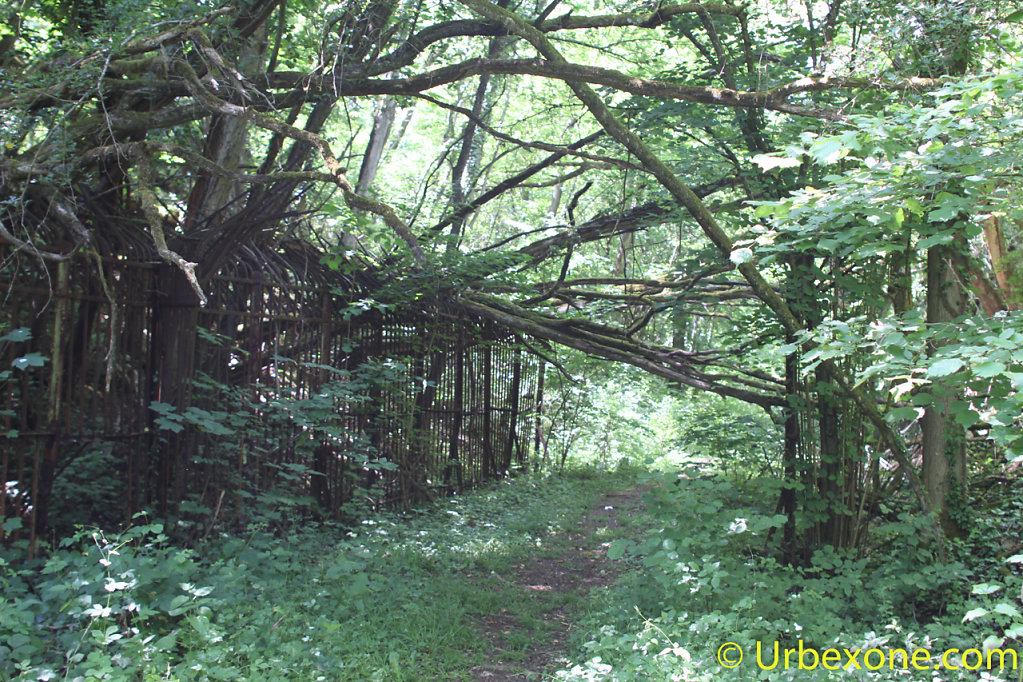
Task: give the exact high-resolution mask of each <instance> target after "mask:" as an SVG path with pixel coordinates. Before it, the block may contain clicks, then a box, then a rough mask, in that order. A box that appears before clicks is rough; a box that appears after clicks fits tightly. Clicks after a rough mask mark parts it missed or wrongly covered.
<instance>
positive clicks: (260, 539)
mask: <svg viewBox="0 0 1023 682" xmlns="http://www.w3.org/2000/svg"><path fill="white" fill-rule="evenodd" d="M629 480H630V479H629V478H628V477H627V476H624V475H615V474H602V475H601V474H597V473H595V472H593V471H588V470H582V471H575V472H568V473H566V474H565V475H556V476H546V477H538V476H537V477H533V476H523V477H520V478H518V479H514V480H509V481H504V482H501V483H499V484H497V485H494V486H492V487H490V488H487V489H485V490H481V491H479V492H477V493H474V494H471V495H465V496H460V497H456V498H450V499H445V500H441V501H439V502H437V503H436V504H434V505H432V506H430V507H428V508H424V509H420V510H417V511H416V512H414V513H410V514H386V515H381V516H379V517H376V518H373V519H367V520H366V521H365V522H363V523H362V524H361V525H360V526H359V527H358V528H356V529H344V528H340V527H319V528H315V529H308V530H305V531H301V532H298V533H296V534H294V535H293V536H291V537H287V538H279V537H275V536H273V535H271V534H267V533H265V532H263V531H262V530H261V529H258V528H254V529H252V533H251V534H249V535H247V536H244V537H220V538H213V539H211V540H210V541H208V542H207V543H206V544H205V545H204V546H202V547H200V548H198V549H197V550H195V551H185V550H180V549H176V548H170V547H168V546H166V543H165V542H164V541H162V540H160V535H159V533H160V531H159V529H156V527H155V526H154V530H151V531H147V532H149V535H146V534H145V533H142V532H139V533H137V535H136V537H135V539H132V540H129V541H124V542H120V541H119V540H118V538H110V539H109V545H104V544H103V542H101V541H98V540H96V539H94V538H91V537H84V536H83V537H82V538H81V539H80V541H81V543H82V544H81V547H80V548H78V549H75V548H72V549H71V550H69V551H67V552H66V554H60V555H59V556H58V555H54V557H51V561H62V562H64V563H63V564H61V569H62V571H61V572H57V571H56V570H54V571H51V572H50V573H47V572H46V570H45V569H44V571H43V572H42V575H43V576H47V577H45V578H41V579H36V580H37V583H36V584H35V585H34V588H33V589H34V590H35V592H36V593H38V594H42V595H43V596H44V599H42V600H41V601H39V602H38V603H35V602H33V603H32V605H31V609H29V608H28V607H26V609H28V610H27V611H26V614H27V615H26V616H25V618H24V622H25V623H27V625H26V626H25V631H24V632H25V633H27V634H26V637H27V640H26V641H28V640H30V641H29V643H26V644H24V645H23V646H22V648H21V649H20V650H18V651H16V652H14V653H12V654H9V655H8V657H7V659H6V660H5V659H4V657H3V654H4V651H3V649H0V679H7V678H18V677H19V675H20V676H22V677H21V679H36V678H41V679H47V678H50V679H56V678H62V677H65V676H66V677H67V679H72V678H75V677H76V676H81V677H83V678H86V679H107V680H139V679H144V680H237V679H245V680H250V681H258V680H330V681H334V680H393V681H395V682H401V681H404V680H465V679H471V672H470V671H471V669H472V667H473V666H475V665H479V664H480V663H481V662H483V661H484V660H485V658H486V655H487V653H488V652H487V649H488V647H490V644H489V643H488V642H487V641H486V640H485V638H484V637H482V636H481V633H480V632H479V627H478V623H479V622H480V620H481V619H482V618H483V617H484V616H486V615H488V614H501V615H502V617H503V618H506V619H508V622H509V623H514V624H515V627H512V628H510V629H509V632H510V635H509V638H508V641H507V642H506V643H505V646H504V647H503V649H504V653H503V656H504V657H505V658H507V659H509V660H514V659H516V658H519V659H521V658H522V656H524V653H523V652H525V651H526V650H527V649H528V648H529V647H530V645H531V644H532V643H533V641H534V640H535V638H537V637H541V638H542V637H544V630H545V625H544V621H543V618H542V610H543V609H544V608H550V607H548V606H541V605H539V604H538V603H537V602H536V600H534V599H532V598H531V597H530V595H529V594H527V593H526V591H524V590H521V589H518V587H517V586H516V585H514V584H513V582H512V581H511V580H509V579H508V577H507V576H510V575H512V574H513V572H514V569H515V567H516V566H518V565H519V564H521V563H522V562H523V561H525V560H526V559H527V558H528V557H530V556H535V555H538V554H544V553H547V552H550V553H556V552H558V551H561V550H562V549H563V547H564V543H566V542H567V541H568V540H567V537H568V532H567V531H569V530H570V529H572V528H574V527H575V524H577V523H578V521H579V519H580V518H581V517H582V516H583V514H584V513H586V512H587V511H588V510H589V509H590V508H591V507H592V506H593V505H594V504H596V501H597V499H599V497H600V496H601V495H602V494H604V493H605V492H607V491H608V490H611V489H614V488H617V487H625V486H627V485H629ZM104 541H106V540H104ZM118 542H120V544H117V543H118ZM90 543H91V544H90ZM104 546H109V547H115V546H116V547H117V550H115V551H116V552H117V553H116V554H110V553H109V552H107V553H106V554H103V553H102V552H99V553H97V551H95V548H96V547H104ZM103 562H106V563H103ZM48 566H49V564H48ZM0 568H2V569H4V571H5V574H4V575H3V576H0V577H2V578H3V579H4V582H7V583H9V584H11V585H15V584H18V583H16V582H11V581H10V580H9V579H13V578H19V579H21V578H25V581H24V582H25V583H29V582H31V581H32V580H33V578H30V577H29V576H28V575H27V574H26V573H24V572H22V573H20V574H17V575H15V574H14V573H12V572H10V570H9V566H5V565H3V564H0ZM83 576H84V577H83ZM127 576H132V577H131V579H129V578H128V577H127ZM111 581H115V582H116V581H119V582H116V584H117V585H123V587H120V588H118V589H119V591H115V592H109V591H108V590H109V589H110V588H109V586H110V585H111V584H115V583H112V582H111ZM72 583H73V586H70V585H72ZM186 586H187V588H188V590H190V591H185V588H186ZM61 590H63V591H61ZM183 591H185V593H184V594H183ZM58 593H59V595H60V597H61V599H63V600H65V601H66V600H67V599H70V600H71V601H70V602H66V603H71V604H78V603H85V602H88V603H89V604H92V605H95V604H96V603H97V602H99V601H100V600H104V599H105V600H106V601H105V602H104V603H105V604H106V605H107V608H106V609H105V610H104V609H97V608H94V606H93V607H90V608H89V609H86V608H84V607H82V608H79V607H78V606H75V607H74V608H72V609H70V611H68V610H67V609H65V608H64V606H62V604H61V603H58V600H57V599H56V598H55V599H54V600H53V601H52V602H50V601H48V600H47V599H46V598H45V596H46V595H47V594H54V595H57V594H58ZM22 596H23V597H24V600H25V602H24V603H28V600H29V598H30V595H29V590H27V589H26V591H25V594H24V595H22ZM19 598H20V597H19V595H18V594H15V593H14V592H12V593H11V595H10V599H11V602H13V603H15V604H18V603H21V602H18V600H19ZM75 600H77V601H75ZM556 603H557V604H558V605H562V604H564V605H566V606H570V607H575V606H578V605H579V602H578V597H566V598H565V599H564V601H558V602H556ZM62 609H64V610H63V611H62ZM29 611H31V612H29ZM33 622H44V623H48V631H49V632H50V633H52V634H50V635H49V636H48V637H47V638H40V637H38V636H36V633H37V631H38V627H33V626H32V623H33ZM7 627H8V626H7V623H6V622H5V623H4V624H3V625H2V626H0V639H3V640H6V639H9V636H14V635H18V636H20V634H19V633H15V632H14V631H13V630H11V631H7V630H6V628H7ZM523 628H528V629H532V630H533V631H532V632H528V631H527V630H525V629H523ZM98 633H100V634H102V633H105V635H104V636H101V637H97V634H98ZM29 634H30V635H32V636H36V637H35V639H32V637H29V636H28V635H29ZM17 641H19V642H21V640H20V639H19V640H17ZM51 676H52V677H51Z"/></svg>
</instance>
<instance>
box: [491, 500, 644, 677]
mask: <svg viewBox="0 0 1023 682" xmlns="http://www.w3.org/2000/svg"><path fill="white" fill-rule="evenodd" d="M648 490H649V487H641V488H635V489H631V490H623V491H616V492H613V493H610V494H608V495H606V496H605V497H604V498H603V499H602V500H601V501H600V502H599V503H598V504H597V505H596V506H595V507H594V508H593V509H591V510H590V511H589V513H587V514H586V516H584V517H583V519H582V520H581V521H580V523H579V525H578V527H577V528H576V529H575V530H573V531H571V532H569V533H568V534H567V537H565V538H562V539H561V540H562V543H559V545H560V546H561V547H562V548H561V549H559V550H557V551H555V552H553V553H549V554H545V555H543V556H537V557H533V558H531V559H529V560H527V561H526V562H524V563H522V564H520V565H519V566H518V567H517V568H516V569H515V571H514V572H513V573H512V574H510V575H507V576H504V577H502V578H501V579H502V580H504V581H506V582H508V583H510V584H511V586H512V587H513V588H514V589H519V590H523V591H525V592H526V593H527V594H529V595H530V596H531V598H532V599H534V600H536V602H537V604H536V606H537V611H538V612H539V618H540V619H542V621H543V624H542V626H540V627H528V626H527V625H525V624H523V623H522V622H520V621H519V619H518V618H516V616H515V615H513V614H511V613H508V612H506V611H504V610H503V609H502V611H501V612H498V613H492V614H488V615H487V616H485V617H483V618H482V619H481V620H480V622H479V623H478V626H477V627H478V628H479V631H480V633H481V635H482V636H483V637H484V639H486V640H487V642H488V644H489V646H487V649H486V651H487V654H486V659H487V660H486V662H485V663H483V664H482V665H479V666H476V667H475V668H473V670H472V673H473V679H474V680H477V682H505V681H506V680H507V681H512V680H514V681H516V682H521V681H523V680H540V679H543V677H544V673H545V672H548V671H551V670H555V669H557V668H560V667H563V666H564V664H566V663H568V658H567V657H566V656H567V653H568V651H567V649H568V645H569V638H570V635H571V634H572V628H573V626H574V624H575V623H574V618H573V616H574V613H573V610H572V609H571V607H570V606H566V604H571V603H572V601H573V600H572V599H571V597H573V596H577V597H582V598H585V597H586V595H587V594H588V593H589V592H590V590H592V589H594V588H600V587H607V586H609V585H611V584H613V583H614V581H615V580H616V579H617V578H618V575H619V574H620V573H621V572H622V566H621V564H620V562H617V561H612V560H611V559H608V558H607V549H608V547H609V546H610V544H611V543H610V541H606V540H602V539H601V536H603V535H606V531H604V529H609V528H616V527H618V526H619V525H620V522H619V519H624V518H627V517H628V516H630V515H632V514H635V513H636V512H637V510H638V509H640V508H641V507H642V506H643V502H642V496H643V494H644V493H646V492H647V491H648ZM523 641H526V642H528V645H527V646H526V648H525V649H521V647H514V646H513V645H514V643H515V642H520V643H521V642H523ZM514 649H518V650H517V651H516V650H514ZM509 659H512V660H511V661H509Z"/></svg>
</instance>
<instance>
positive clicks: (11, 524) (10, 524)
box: [3, 516, 22, 533]
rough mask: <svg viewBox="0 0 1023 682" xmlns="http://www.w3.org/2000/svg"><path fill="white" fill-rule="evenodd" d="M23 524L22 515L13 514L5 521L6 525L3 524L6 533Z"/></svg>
mask: <svg viewBox="0 0 1023 682" xmlns="http://www.w3.org/2000/svg"><path fill="white" fill-rule="evenodd" d="M21 526H22V523H21V517H20V516H12V517H11V518H9V519H7V520H6V521H4V526H3V528H4V533H10V532H12V531H15V530H18V529H19V528H21Z"/></svg>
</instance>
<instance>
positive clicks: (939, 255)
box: [921, 244, 967, 537]
mask: <svg viewBox="0 0 1023 682" xmlns="http://www.w3.org/2000/svg"><path fill="white" fill-rule="evenodd" d="M957 246H959V247H962V244H953V245H951V246H933V247H931V248H930V249H928V250H927V322H928V324H931V325H934V324H939V323H942V322H949V321H951V320H954V319H955V318H956V317H958V316H959V315H961V314H963V313H964V312H965V310H966V302H967V299H966V296H965V292H964V291H963V288H962V285H961V284H960V280H959V279H958V278H957V276H956V272H955V270H954V269H953V266H952V257H953V255H954V253H953V249H955V248H956V247H957ZM933 351H934V349H933V348H932V349H931V352H932V353H933ZM939 391H940V393H939ZM953 397H954V396H953V394H952V392H951V391H950V390H947V389H946V390H942V388H941V387H940V386H938V385H935V386H934V403H933V404H932V405H930V406H929V407H928V408H927V410H926V412H925V413H924V417H923V419H922V420H921V429H922V430H923V436H922V443H921V445H922V449H923V479H924V489H925V490H926V494H927V498H928V501H929V503H930V507H931V509H932V510H933V511H934V513H935V514H936V516H937V520H938V523H939V524H940V525H941V528H942V530H943V531H944V533H945V535H946V536H948V537H961V536H962V535H963V532H964V531H963V527H962V523H961V522H962V512H963V511H964V508H963V505H965V491H966V431H965V429H963V427H961V426H959V425H958V424H956V423H955V421H954V420H953V419H952V417H951V414H950V412H949V405H950V404H951V402H952V399H953Z"/></svg>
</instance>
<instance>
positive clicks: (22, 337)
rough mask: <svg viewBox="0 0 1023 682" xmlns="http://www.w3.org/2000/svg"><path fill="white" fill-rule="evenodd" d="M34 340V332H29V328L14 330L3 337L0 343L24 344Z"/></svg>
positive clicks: (0, 337) (0, 338)
mask: <svg viewBox="0 0 1023 682" xmlns="http://www.w3.org/2000/svg"><path fill="white" fill-rule="evenodd" d="M31 338H32V332H31V331H29V329H28V327H19V328H17V329H12V330H11V331H9V332H7V333H6V334H4V335H3V336H0V341H13V342H14V343H23V342H25V341H28V340H29V339H31Z"/></svg>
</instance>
